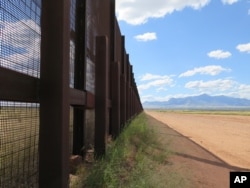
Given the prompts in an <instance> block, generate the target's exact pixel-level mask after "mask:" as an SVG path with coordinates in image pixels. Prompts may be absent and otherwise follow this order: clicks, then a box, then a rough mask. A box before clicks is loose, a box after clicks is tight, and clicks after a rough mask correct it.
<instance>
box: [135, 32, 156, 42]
mask: <svg viewBox="0 0 250 188" xmlns="http://www.w3.org/2000/svg"><path fill="white" fill-rule="evenodd" d="M134 38H135V39H136V40H137V41H142V42H147V41H150V40H156V39H157V36H156V33H149V32H148V33H144V34H141V35H136V36H135V37H134Z"/></svg>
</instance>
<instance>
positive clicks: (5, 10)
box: [0, 0, 41, 77]
mask: <svg viewBox="0 0 250 188" xmlns="http://www.w3.org/2000/svg"><path fill="white" fill-rule="evenodd" d="M40 1H41V0H40ZM40 1H39V0H15V1H11V0H5V1H0V66H1V67H6V68H8V69H11V70H15V71H18V72H22V73H25V74H28V75H30V76H34V77H39V75H40V71H39V67H40V33H41V32H40V15H41V5H40V4H41V2H40Z"/></svg>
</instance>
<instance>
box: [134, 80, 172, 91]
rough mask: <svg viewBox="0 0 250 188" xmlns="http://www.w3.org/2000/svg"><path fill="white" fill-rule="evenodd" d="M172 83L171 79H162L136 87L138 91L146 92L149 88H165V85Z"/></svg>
mask: <svg viewBox="0 0 250 188" xmlns="http://www.w3.org/2000/svg"><path fill="white" fill-rule="evenodd" d="M172 83H173V79H172V78H170V77H169V78H163V79H158V80H154V81H151V82H148V83H146V84H141V85H139V86H138V89H139V90H146V89H149V88H151V87H162V86H166V85H172Z"/></svg>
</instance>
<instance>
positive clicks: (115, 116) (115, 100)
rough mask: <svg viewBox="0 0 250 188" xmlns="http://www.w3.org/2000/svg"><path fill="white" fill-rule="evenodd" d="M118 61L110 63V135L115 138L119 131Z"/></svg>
mask: <svg viewBox="0 0 250 188" xmlns="http://www.w3.org/2000/svg"><path fill="white" fill-rule="evenodd" d="M120 108H121V105H120V63H119V62H113V63H112V122H111V130H112V133H111V134H112V136H113V137H114V138H116V137H117V136H118V135H119V133H120Z"/></svg>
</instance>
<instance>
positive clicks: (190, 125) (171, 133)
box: [146, 111, 250, 188]
mask: <svg viewBox="0 0 250 188" xmlns="http://www.w3.org/2000/svg"><path fill="white" fill-rule="evenodd" d="M146 114H147V117H148V122H149V125H150V126H152V127H154V129H155V130H156V133H157V134H158V136H159V138H160V140H161V142H162V143H163V144H165V145H167V147H168V148H170V149H171V150H172V151H173V152H174V153H173V155H172V156H171V157H170V159H169V164H170V165H167V166H163V167H162V168H163V169H164V171H166V172H168V171H171V172H176V174H179V175H180V176H181V177H184V179H185V181H187V182H188V184H187V186H186V187H188V188H218V187H220V188H228V187H229V177H230V176H229V174H230V172H231V171H250V168H249V167H250V166H249V162H250V159H249V156H248V157H246V156H247V154H248V155H249V149H250V144H249V143H250V135H249V134H250V127H249V126H250V123H249V122H250V117H241V116H237V117H235V116H214V115H194V114H177V113H162V112H153V111H146ZM211 127H212V128H211Z"/></svg>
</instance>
